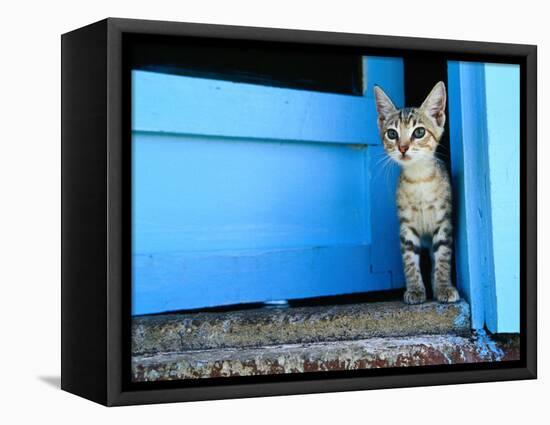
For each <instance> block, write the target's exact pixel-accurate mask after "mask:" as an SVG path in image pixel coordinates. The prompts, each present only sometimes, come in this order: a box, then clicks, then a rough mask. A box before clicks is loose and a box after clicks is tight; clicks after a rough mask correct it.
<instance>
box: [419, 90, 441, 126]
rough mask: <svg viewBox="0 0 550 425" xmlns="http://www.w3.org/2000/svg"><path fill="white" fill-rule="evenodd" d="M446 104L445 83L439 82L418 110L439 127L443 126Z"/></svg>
mask: <svg viewBox="0 0 550 425" xmlns="http://www.w3.org/2000/svg"><path fill="white" fill-rule="evenodd" d="M446 103H447V91H446V90H445V83H443V81H440V82H439V83H437V84H436V85H435V86H434V88H433V89H432V91H431V92H430V94H429V95H428V97H427V98H426V100H424V103H423V104H422V106H421V107H420V109H422V110H424V112H425V113H426V115H428V116H429V117H431V118H432V119H433V120H434V121H435V122H436V123H437V125H438V126H439V127H443V126H444V125H445V105H446Z"/></svg>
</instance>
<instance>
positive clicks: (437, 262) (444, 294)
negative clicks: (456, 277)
mask: <svg viewBox="0 0 550 425" xmlns="http://www.w3.org/2000/svg"><path fill="white" fill-rule="evenodd" d="M452 243H453V236H452V227H451V223H450V221H449V220H447V221H446V222H443V223H441V225H440V226H439V227H437V228H436V229H435V231H434V234H433V239H432V256H433V277H432V287H433V291H434V296H435V298H436V299H437V301H439V302H442V303H454V302H456V301H458V300H459V299H460V296H459V295H458V291H457V290H456V289H455V287H454V286H453V284H452V283H451V259H452Z"/></svg>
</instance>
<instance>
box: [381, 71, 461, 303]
mask: <svg viewBox="0 0 550 425" xmlns="http://www.w3.org/2000/svg"><path fill="white" fill-rule="evenodd" d="M374 92H375V98H376V108H377V111H378V128H379V130H380V135H381V137H382V142H383V144H384V149H385V151H386V153H387V155H388V156H389V157H390V158H391V159H392V160H394V161H396V162H397V163H398V164H399V165H400V166H401V175H400V178H399V184H398V187H397V194H396V196H397V208H398V214H399V222H400V240H401V253H402V256H403V268H404V273H405V278H406V284H407V289H406V291H405V295H404V301H405V302H406V303H407V304H419V303H422V302H424V301H425V300H426V289H425V286H424V283H423V281H422V276H421V274H420V248H421V246H424V245H425V244H427V245H428V246H429V247H430V248H431V254H432V265H433V267H432V285H433V293H434V296H435V298H436V299H437V300H438V301H440V302H456V301H458V300H459V295H458V292H457V290H456V289H455V288H454V287H453V286H452V283H451V260H452V258H451V257H452V245H453V236H452V235H453V227H452V218H451V217H452V200H451V184H450V180H449V175H448V173H447V170H446V169H445V166H444V165H443V164H441V162H440V161H439V160H438V159H437V158H436V156H435V152H436V149H437V146H438V144H439V140H440V139H441V136H442V134H443V129H444V126H445V104H446V98H447V95H446V91H445V85H444V84H443V83H442V82H439V83H437V84H436V85H435V86H434V88H433V89H432V91H431V92H430V94H429V95H428V97H427V98H426V100H425V101H424V103H423V104H422V106H420V107H418V108H403V109H397V108H396V107H395V106H394V104H393V103H392V101H391V100H390V98H389V97H388V96H387V95H386V93H384V91H383V90H382V89H381V88H380V87H375V88H374Z"/></svg>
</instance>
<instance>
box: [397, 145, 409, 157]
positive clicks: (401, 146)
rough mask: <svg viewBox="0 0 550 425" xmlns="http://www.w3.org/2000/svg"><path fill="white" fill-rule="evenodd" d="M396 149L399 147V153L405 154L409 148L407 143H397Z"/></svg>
mask: <svg viewBox="0 0 550 425" xmlns="http://www.w3.org/2000/svg"><path fill="white" fill-rule="evenodd" d="M397 149H399V152H401V154H403V155H405V153H406V152H407V151H408V150H409V145H399V147H398V148H397Z"/></svg>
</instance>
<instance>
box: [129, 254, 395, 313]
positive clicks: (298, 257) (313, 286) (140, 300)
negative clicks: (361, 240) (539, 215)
mask: <svg viewBox="0 0 550 425" xmlns="http://www.w3.org/2000/svg"><path fill="white" fill-rule="evenodd" d="M370 255H371V254H370V246H367V245H353V246H330V247H304V248H294V249H273V250H245V251H218V252H211V251H205V252H182V253H181V252H180V253H165V254H150V255H134V256H133V264H132V272H133V276H134V280H133V283H134V284H133V293H132V297H133V298H132V300H133V302H132V313H133V314H134V315H136V314H147V313H158V312H166V311H174V310H180V309H192V308H199V307H201V308H202V307H209V306H219V305H230V304H238V303H247V302H248V303H250V302H261V301H270V300H281V299H293V298H307V297H318V296H324V295H337V294H340V293H341V292H342V289H341V288H342V284H344V285H345V288H346V293H353V292H364V291H374V290H383V289H390V288H391V279H390V275H389V274H387V273H381V274H374V275H373V274H371V271H370V266H369V265H370Z"/></svg>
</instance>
